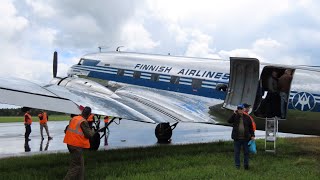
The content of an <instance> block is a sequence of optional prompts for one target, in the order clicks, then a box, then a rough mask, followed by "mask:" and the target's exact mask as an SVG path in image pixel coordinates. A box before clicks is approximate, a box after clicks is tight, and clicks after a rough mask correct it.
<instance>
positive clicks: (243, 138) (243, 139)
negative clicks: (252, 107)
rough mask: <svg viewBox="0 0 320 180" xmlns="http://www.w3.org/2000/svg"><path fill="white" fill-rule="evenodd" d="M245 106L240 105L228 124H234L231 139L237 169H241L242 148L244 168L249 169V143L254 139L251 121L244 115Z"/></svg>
mask: <svg viewBox="0 0 320 180" xmlns="http://www.w3.org/2000/svg"><path fill="white" fill-rule="evenodd" d="M243 109H244V107H243V105H242V104H241V105H238V106H237V110H236V111H235V112H234V114H233V115H232V116H231V117H230V118H229V120H228V122H229V123H231V124H232V126H233V128H232V134H231V137H232V139H233V140H234V162H235V166H236V168H238V169H239V168H240V150H241V146H242V147H243V150H244V152H243V153H244V168H245V169H246V170H248V169H249V147H248V142H249V141H250V140H251V139H254V137H255V135H254V131H253V127H252V123H251V119H250V117H249V116H248V115H246V114H244V113H243Z"/></svg>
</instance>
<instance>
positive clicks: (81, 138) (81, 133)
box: [63, 107, 94, 179]
mask: <svg viewBox="0 0 320 180" xmlns="http://www.w3.org/2000/svg"><path fill="white" fill-rule="evenodd" d="M90 114H91V108H90V107H85V108H84V109H83V111H82V113H81V115H78V116H74V117H73V118H72V119H71V120H70V122H69V125H68V126H67V127H66V131H65V132H66V134H65V137H64V140H63V142H64V143H66V144H67V147H68V150H69V152H70V155H71V160H70V167H69V170H68V172H67V175H66V176H65V178H64V179H84V160H83V155H82V151H83V149H88V148H90V142H89V139H90V138H91V137H93V136H94V131H93V130H92V129H91V128H90V127H89V124H88V121H87V119H88V117H89V115H90Z"/></svg>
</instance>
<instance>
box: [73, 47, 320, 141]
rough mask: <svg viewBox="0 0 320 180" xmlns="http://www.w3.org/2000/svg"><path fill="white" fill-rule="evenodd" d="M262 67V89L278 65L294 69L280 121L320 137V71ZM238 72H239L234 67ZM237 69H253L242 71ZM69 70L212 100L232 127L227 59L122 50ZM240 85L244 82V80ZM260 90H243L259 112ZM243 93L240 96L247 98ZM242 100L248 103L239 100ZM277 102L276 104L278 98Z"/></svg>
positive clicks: (259, 117)
mask: <svg viewBox="0 0 320 180" xmlns="http://www.w3.org/2000/svg"><path fill="white" fill-rule="evenodd" d="M260 65H261V66H260V67H259V68H258V69H259V72H258V77H257V79H258V80H260V81H259V82H261V83H260V85H259V87H260V88H262V89H263V86H264V85H263V84H264V83H265V81H266V79H267V78H268V77H267V76H269V74H270V72H271V71H272V70H274V69H275V70H277V71H278V72H279V73H280V74H281V73H282V72H283V71H284V70H285V69H288V68H289V69H292V70H293V71H294V74H293V80H292V83H291V88H290V93H289V98H288V103H287V106H286V107H287V108H288V111H287V114H286V119H285V120H281V121H280V124H279V130H280V131H282V132H292V133H302V134H316V135H320V120H319V118H318V117H319V111H320V92H319V87H320V78H319V77H320V70H318V69H317V68H306V67H296V66H286V65H275V64H260ZM235 70H237V68H236V67H235ZM239 73H249V72H246V71H245V72H241V71H240V70H239ZM68 74H69V75H83V76H87V77H91V78H96V79H101V80H107V81H108V82H109V83H110V84H113V85H114V84H118V85H119V87H121V86H123V85H131V86H140V87H145V88H152V89H158V90H163V91H169V92H172V93H182V94H184V95H187V96H190V97H191V96H192V97H193V98H194V97H198V98H201V99H206V100H207V101H208V102H212V104H211V107H210V110H209V107H208V113H210V114H212V115H213V116H214V117H215V119H214V122H215V123H217V124H224V125H228V124H227V123H226V120H227V118H228V116H229V115H230V113H232V111H229V110H226V109H222V108H221V107H222V106H223V105H224V103H225V99H226V96H227V95H228V93H230V89H232V88H230V87H229V86H230V84H229V80H230V61H229V60H220V59H205V58H187V57H175V56H162V55H148V54H137V53H123V52H110V53H96V54H88V55H85V56H83V57H82V58H81V60H80V61H79V63H78V64H76V65H74V66H72V67H71V68H70V69H69V72H68ZM249 76H250V75H248V77H249ZM240 83H246V81H245V80H244V82H240ZM257 84H258V83H257ZM254 87H256V86H254ZM260 88H257V89H255V88H251V89H249V91H246V92H245V91H244V93H246V94H247V95H246V96H250V97H249V98H248V100H249V101H250V99H252V100H253V101H252V102H250V103H251V104H252V105H253V106H254V107H253V109H255V110H259V108H260V110H263V109H261V108H262V107H260V105H261V104H263V102H262V103H261V102H260V101H259V102H257V98H256V97H257V91H259V89H260ZM260 91H262V90H261V89H260ZM264 93H266V92H264V91H263V92H262V94H261V95H260V96H261V99H262V100H263V99H264V98H265V95H264ZM233 96H237V95H233ZM242 96H243V95H241V97H240V98H239V99H241V100H243V99H244V98H243V97H242ZM263 96H264V97H263ZM239 103H245V102H241V101H240V102H239ZM269 103H270V102H269ZM273 103H274V104H275V105H278V104H279V103H280V101H279V102H273ZM267 106H268V105H267ZM259 112H260V111H259ZM262 112H263V111H262ZM252 114H253V113H252ZM254 115H255V116H256V118H255V119H256V123H257V127H258V129H264V123H265V115H264V114H263V113H262V114H261V113H257V114H256V113H254Z"/></svg>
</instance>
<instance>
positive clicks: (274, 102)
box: [266, 92, 280, 118]
mask: <svg viewBox="0 0 320 180" xmlns="http://www.w3.org/2000/svg"><path fill="white" fill-rule="evenodd" d="M279 98H280V96H279V93H277V92H273V93H272V92H268V94H267V97H266V99H267V103H268V104H267V117H269V118H271V117H275V116H278V114H279V110H278V108H277V107H278V106H279V104H280V99H279Z"/></svg>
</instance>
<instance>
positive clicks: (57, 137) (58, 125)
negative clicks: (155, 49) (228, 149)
mask: <svg viewBox="0 0 320 180" xmlns="http://www.w3.org/2000/svg"><path fill="white" fill-rule="evenodd" d="M116 122H117V123H119V122H118V121H116ZM66 125H68V121H55V122H50V121H49V122H48V127H49V132H50V136H52V137H53V140H48V138H47V135H46V133H45V131H44V132H43V133H44V140H43V141H41V136H40V126H39V123H38V122H34V123H33V124H32V126H31V129H32V132H31V134H30V137H29V138H30V139H31V141H28V142H26V141H25V139H24V133H25V127H24V125H23V123H22V122H21V123H20V122H18V123H0V157H9V156H25V155H31V154H39V153H55V152H67V146H66V144H64V143H63V138H64V129H65V126H66ZM101 125H104V123H103V122H102V123H101ZM155 127H156V124H148V123H142V122H135V121H128V120H121V122H120V124H119V125H117V124H115V123H113V124H111V125H110V127H109V129H110V134H109V137H108V140H107V143H105V142H104V138H102V139H101V143H100V148H99V149H100V150H108V149H118V148H128V147H145V146H154V145H158V144H157V139H156V137H155V134H154V131H155ZM231 130H232V128H231V127H226V126H217V125H209V124H199V123H179V124H178V125H177V127H176V129H174V131H173V135H172V142H171V143H170V144H169V145H174V144H186V143H199V142H214V141H219V140H223V141H226V140H231V137H230V134H231ZM264 136H265V132H264V131H256V137H257V138H264ZM279 136H281V137H295V136H300V135H294V134H286V133H279ZM105 144H107V145H105Z"/></svg>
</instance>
